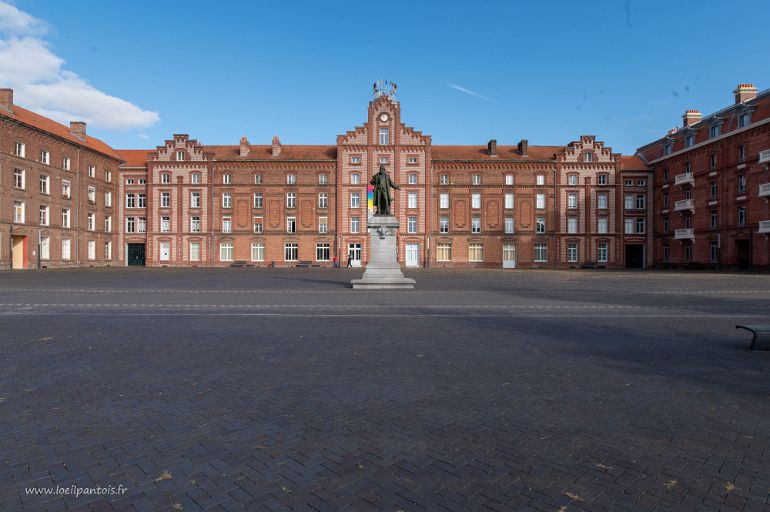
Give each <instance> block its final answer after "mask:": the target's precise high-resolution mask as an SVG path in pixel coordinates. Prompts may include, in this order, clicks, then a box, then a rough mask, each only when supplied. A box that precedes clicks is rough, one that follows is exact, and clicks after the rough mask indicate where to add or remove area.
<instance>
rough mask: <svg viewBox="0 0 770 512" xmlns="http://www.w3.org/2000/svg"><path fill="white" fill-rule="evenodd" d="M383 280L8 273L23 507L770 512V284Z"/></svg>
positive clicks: (0, 403)
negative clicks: (757, 334) (768, 334)
mask: <svg viewBox="0 0 770 512" xmlns="http://www.w3.org/2000/svg"><path fill="white" fill-rule="evenodd" d="M359 274H360V270H354V269H350V270H348V269H345V270H337V271H334V270H329V269H296V270H285V269H261V270H257V269H206V270H200V269H186V270H168V269H166V270H163V269H108V270H101V269H100V270H87V271H78V270H67V271H65V270H62V271H46V272H29V273H20V274H19V273H15V274H12V273H2V275H0V304H2V305H0V354H1V356H0V510H3V511H5V510H11V511H14V510H136V511H144V510H153V511H154V510H179V509H181V510H185V511H189V510H212V511H230V510H265V511H268V510H270V511H279V510H302V511H305V510H307V511H313V510H318V511H324V510H360V511H369V510H372V511H374V510H386V511H396V510H403V511H421V510H446V511H459V510H489V511H503V510H511V511H519V510H525V511H527V510H528V511H559V510H563V511H580V510H585V511H588V510H608V511H610V510H611V511H615V510H729V511H734V510H741V511H753V510H757V511H759V510H768V509H770V499H769V495H768V492H770V444H769V443H770V377H769V375H770V353H760V352H751V351H749V350H748V349H747V347H748V344H749V343H748V335H747V334H746V333H745V332H741V331H736V330H735V328H734V326H735V324H736V323H741V322H753V323H758V322H763V321H770V276H767V275H748V274H743V275H742V274H706V273H703V274H701V273H691V274H675V273H662V272H661V273H657V272H650V273H630V272H601V271H599V272H592V271H574V272H569V271H553V272H552V271H521V272H519V271H513V272H510V271H492V270H479V271H454V270H421V271H412V272H408V274H409V275H410V276H411V277H415V278H416V279H417V281H418V290H415V291H414V292H383V293H377V292H354V291H353V290H350V289H348V288H347V282H348V281H349V280H350V279H351V278H354V277H357V276H358V275H359ZM73 484H74V485H77V486H80V487H86V488H88V487H95V486H97V485H100V486H107V485H115V486H117V485H123V486H125V487H126V488H127V489H128V491H127V492H126V493H125V494H122V495H113V496H107V497H105V496H89V497H83V496H81V497H78V498H75V497H73V496H66V497H62V496H32V495H28V494H27V493H26V492H25V488H31V487H36V488H44V487H45V488H49V487H55V486H56V485H59V486H63V487H67V486H71V485H73Z"/></svg>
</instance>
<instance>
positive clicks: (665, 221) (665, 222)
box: [663, 216, 670, 233]
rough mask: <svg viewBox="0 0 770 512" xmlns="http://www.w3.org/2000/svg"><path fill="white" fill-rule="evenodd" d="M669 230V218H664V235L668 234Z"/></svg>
mask: <svg viewBox="0 0 770 512" xmlns="http://www.w3.org/2000/svg"><path fill="white" fill-rule="evenodd" d="M669 229H670V226H669V221H668V216H664V217H663V232H664V233H668V231H669Z"/></svg>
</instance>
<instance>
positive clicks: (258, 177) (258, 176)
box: [254, 174, 262, 185]
mask: <svg viewBox="0 0 770 512" xmlns="http://www.w3.org/2000/svg"><path fill="white" fill-rule="evenodd" d="M254 184H255V185H261V184H262V175H261V174H255V175H254Z"/></svg>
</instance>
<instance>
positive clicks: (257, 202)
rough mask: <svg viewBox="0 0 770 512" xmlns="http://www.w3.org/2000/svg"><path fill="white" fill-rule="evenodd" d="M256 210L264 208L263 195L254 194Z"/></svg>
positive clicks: (259, 193)
mask: <svg viewBox="0 0 770 512" xmlns="http://www.w3.org/2000/svg"><path fill="white" fill-rule="evenodd" d="M254 208H262V193H261V192H258V193H255V194H254Z"/></svg>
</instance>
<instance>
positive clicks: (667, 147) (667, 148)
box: [663, 144, 673, 156]
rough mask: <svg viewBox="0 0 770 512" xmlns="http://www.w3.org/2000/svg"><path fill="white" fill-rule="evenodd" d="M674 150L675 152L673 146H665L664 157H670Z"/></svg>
mask: <svg viewBox="0 0 770 512" xmlns="http://www.w3.org/2000/svg"><path fill="white" fill-rule="evenodd" d="M672 150H673V147H672V146H671V144H666V145H665V146H663V155H664V156H668V155H670V154H671V151H672Z"/></svg>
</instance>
